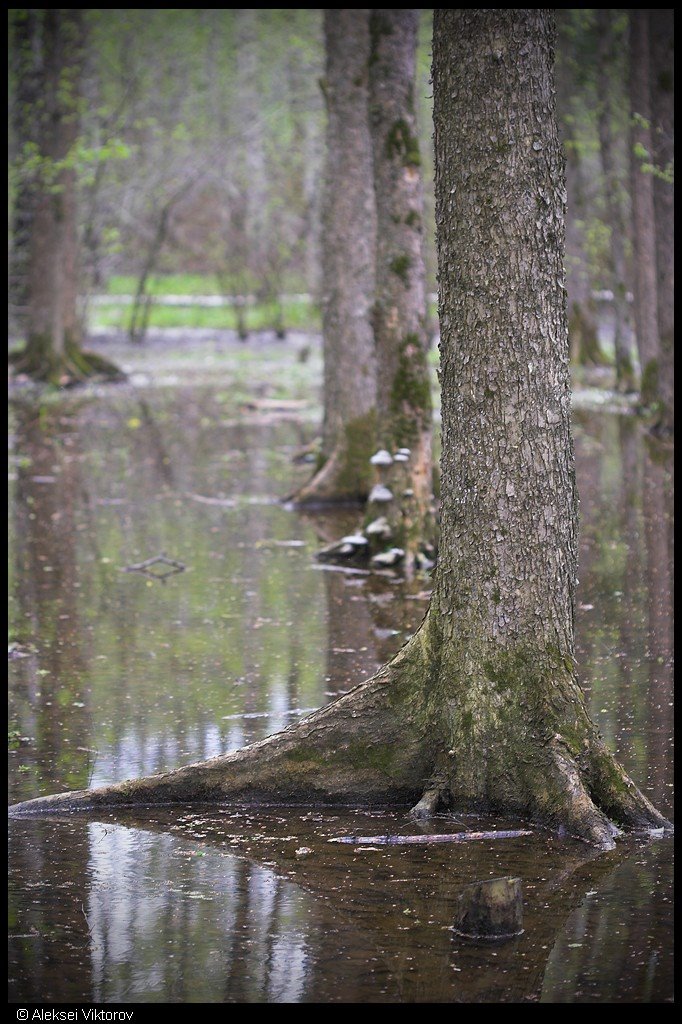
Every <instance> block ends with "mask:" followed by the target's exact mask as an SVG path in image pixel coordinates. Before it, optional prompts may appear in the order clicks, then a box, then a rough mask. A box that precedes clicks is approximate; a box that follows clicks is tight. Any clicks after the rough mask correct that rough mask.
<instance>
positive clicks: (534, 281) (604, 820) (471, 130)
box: [13, 9, 667, 848]
mask: <svg viewBox="0 0 682 1024" xmlns="http://www.w3.org/2000/svg"><path fill="white" fill-rule="evenodd" d="M553 46H554V32H553V26H552V22H551V19H550V15H549V12H548V11H545V10H523V11H518V10H486V11H477V10H471V9H469V10H438V11H436V15H435V22H434V50H433V73H434V98H435V108H434V119H435V142H436V166H437V176H436V195H437V210H436V218H437V225H438V259H439V268H440V288H441V291H440V310H441V343H440V344H441V358H442V385H443V459H442V499H443V514H442V542H441V549H440V558H439V561H438V566H437V570H436V581H435V589H434V595H433V598H432V602H431V605H430V608H429V611H428V613H427V616H426V618H425V620H424V622H423V623H422V626H421V627H420V629H419V630H418V632H417V633H416V634H415V636H414V637H413V638H412V639H411V640H410V641H409V642H408V643H407V644H406V646H405V647H403V649H402V650H401V651H400V653H399V654H398V655H397V656H396V657H395V658H394V659H393V661H391V662H390V663H389V664H388V665H386V666H385V667H384V668H382V669H381V670H380V671H379V672H378V673H377V674H376V675H375V676H374V677H373V678H372V679H370V680H368V681H367V682H365V683H362V684H360V685H359V686H357V687H355V688H354V689H353V690H351V691H350V692H349V693H348V694H346V695H345V696H344V697H342V698H340V699H339V700H337V701H335V702H334V703H332V704H330V705H328V706H327V707H325V708H322V709H321V710H319V711H316V712H314V713H313V714H312V715H310V716H309V717H308V718H307V719H304V720H303V721H301V722H299V723H298V724H296V725H294V726H292V727H290V728H289V729H286V730H285V731H284V732H282V733H279V734H277V735H275V736H271V737H269V738H267V739H265V740H262V741H260V742H259V743H256V744H253V745H252V746H250V747H247V748H245V749H244V750H241V751H238V752H236V753H232V754H227V755H225V756H222V757H218V758H214V759H213V760H211V761H206V762H203V763H201V764H196V765H190V766H188V767H185V768H180V769H178V770H177V771H175V772H170V773H167V774H165V775H160V776H155V777H151V778H146V779H138V780H134V781H131V782H125V783H121V784H118V785H114V786H108V787H105V788H103V789H99V790H94V791H91V792H87V791H86V792H78V793H71V794H62V795H61V796H56V797H46V798H42V799H39V800H37V801H29V802H28V803H26V804H22V805H18V806H17V807H16V808H14V811H13V813H15V814H23V813H31V812H33V811H36V812H39V811H49V810H62V809H68V808H75V809H77V808H88V807H97V806H103V805H110V804H130V803H138V804H144V803H177V802H186V801H228V800H242V801H252V802H261V803H274V802H288V803H294V802H295V803H302V802H318V803H322V802H323V803H334V802H336V803H339V802H344V803H347V802H349V801H353V802H361V803H363V804H365V805H366V804H377V803H389V802H405V801H414V800H415V799H416V798H418V797H421V798H420V799H419V802H418V804H417V805H416V807H415V808H414V811H415V813H416V814H419V815H421V814H428V813H430V812H431V811H433V810H435V809H437V808H438V807H439V806H441V805H444V806H449V807H453V808H455V809H459V810H479V811H480V810H485V811H503V812H505V813H509V812H512V813H516V814H519V815H522V816H524V817H533V818H537V819H540V820H542V821H544V822H547V823H549V824H550V825H551V826H553V827H555V828H560V829H564V830H566V831H567V832H569V833H570V834H572V835H575V836H578V837H580V838H582V839H584V840H586V841H588V842H591V843H594V844H596V845H598V846H600V847H602V848H608V847H611V846H613V842H614V840H613V837H614V835H615V834H617V833H618V828H617V826H616V825H615V824H614V823H613V822H614V821H616V822H618V823H619V824H623V825H626V826H637V827H651V826H656V827H666V825H667V822H666V821H665V819H663V818H662V816H661V815H660V814H659V813H658V812H657V811H656V810H655V809H654V808H653V807H652V805H651V804H650V803H649V801H648V800H646V798H645V797H644V796H643V795H642V794H641V793H640V792H639V791H638V790H637V788H636V787H635V786H634V784H633V783H632V782H631V781H630V779H628V778H627V776H626V775H625V773H624V771H623V769H622V768H621V767H620V765H619V764H618V763H617V762H616V761H615V760H614V758H613V756H612V755H611V754H610V753H609V751H608V750H607V749H606V747H605V746H604V744H603V742H602V740H601V738H600V736H599V733H598V732H597V729H596V727H595V726H594V725H593V723H592V722H591V721H590V719H589V716H588V714H587V710H586V706H585V702H584V698H583V694H582V692H581V690H580V687H579V686H578V683H577V680H576V673H575V665H574V643H573V595H574V588H575V576H576V552H577V544H576V532H577V498H576V492H575V482H574V466H573V446H572V441H571V435H570V422H569V419H570V389H569V375H568V339H567V330H566V310H565V299H564V287H563V283H564V270H563V233H564V227H563V225H564V209H563V207H564V201H565V195H564V188H563V167H562V160H561V155H560V147H559V140H558V134H557V127H556V122H555V117H554V97H553V89H552V76H551V56H552V53H553ZM611 819H613V820H611Z"/></svg>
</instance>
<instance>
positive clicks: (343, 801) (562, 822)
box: [10, 623, 672, 849]
mask: <svg viewBox="0 0 682 1024" xmlns="http://www.w3.org/2000/svg"><path fill="white" fill-rule="evenodd" d="M425 627H426V623H425V624H424V625H423V626H422V629H421V630H420V631H419V632H418V633H417V634H416V635H415V636H414V637H413V638H412V640H411V641H410V642H409V643H408V644H407V645H406V646H405V647H404V648H403V649H402V650H401V651H400V652H399V654H398V655H397V656H396V657H395V658H394V659H393V661H392V662H390V663H389V664H388V665H387V666H385V667H384V668H383V669H382V670H381V671H380V672H379V673H377V675H375V676H373V677H372V678H371V679H369V680H367V681H366V682H364V683H361V684H360V685H359V686H356V687H355V688H354V689H353V690H351V691H349V693H347V694H346V695H345V696H343V697H341V698H340V699H339V700H337V701H334V702H333V703H332V704H329V705H327V706H326V707H324V708H321V709H320V710H319V711H316V712H314V713H313V714H311V715H309V716H308V717H307V718H305V719H303V720H302V721H300V722H298V723H296V724H295V725H292V726H290V727H289V728H288V729H285V730H284V731H283V732H280V733H277V734H275V735H273V736H269V737H267V738H266V739H264V740H260V741H259V742H257V743H254V744H252V745H251V746H249V747H245V748H244V749H242V750H238V751H235V752H233V753H230V754H225V755H222V756H220V757H216V758H212V759H211V760H209V761H203V762H200V763H198V764H193V765H188V766H186V767H184V768H179V769H177V770H175V771H172V772H166V773H164V774H161V775H156V776H150V777H148V778H143V779H134V780H131V781H129V782H122V783H118V784H116V785H111V786H104V787H102V788H100V789H95V790H81V791H76V792H71V793H62V794H58V795H56V796H47V797H40V798H38V799H36V800H29V801H26V802H24V803H21V804H16V805H15V806H14V807H12V808H10V814H11V815H12V816H23V815H30V814H41V813H49V812H52V811H54V812H61V811H65V810H73V811H77V810H89V809H92V808H98V807H104V806H133V805H136V806H145V805H158V804H198V803H212V804H225V803H241V804H251V805H254V804H261V805H272V804H279V805H301V804H311V805H334V804H336V805H358V806H364V807H367V806H389V805H392V806H396V805H398V806H412V813H413V814H414V815H415V816H417V817H426V816H428V815H430V814H433V813H434V812H435V811H436V810H438V808H439V807H441V806H445V807H450V808H452V809H453V810H455V811H457V810H478V811H488V812H491V811H492V812H503V813H506V814H509V813H513V814H518V815H519V816H521V817H523V818H526V819H534V820H538V821H540V822H544V823H545V824H546V825H548V826H549V827H552V828H554V829H557V830H559V831H563V832H565V833H567V834H569V835H571V836H575V837H576V838H578V839H582V840H584V841H585V842H587V843H590V844H592V845H594V846H597V847H599V848H601V849H611V848H612V847H613V846H614V837H615V836H617V835H618V834H619V827H618V826H622V827H625V828H637V829H642V828H644V829H647V828H664V829H670V828H672V826H671V825H670V823H669V822H668V821H666V819H665V818H663V816H662V815H661V814H659V813H658V811H656V809H655V808H654V807H653V806H652V805H651V804H650V803H649V801H648V800H647V799H646V797H644V796H643V795H642V794H641V793H640V792H639V790H638V789H637V787H636V786H635V785H634V783H633V782H632V781H631V780H630V779H629V778H628V777H627V775H626V774H625V772H624V770H623V769H622V768H621V766H620V765H619V764H618V763H617V761H616V760H615V759H614V758H613V756H612V755H611V754H610V753H609V752H608V751H607V749H606V747H605V746H604V744H603V743H602V741H601V739H600V738H599V736H598V734H597V732H596V729H595V727H594V726H593V725H592V723H591V722H590V720H589V718H588V717H587V715H586V714H585V715H584V717H583V721H584V726H585V728H584V740H583V742H582V752H581V753H579V754H578V755H577V756H576V755H575V754H574V753H572V752H571V751H570V750H569V748H568V745H567V743H566V741H565V739H564V737H563V736H561V735H559V734H555V735H554V736H549V737H547V736H546V735H545V737H543V736H540V735H535V736H533V734H532V731H529V730H528V729H526V728H525V726H526V723H525V722H524V723H523V724H522V725H521V726H519V727H518V728H517V727H515V728H514V730H512V731H510V732H509V733H508V734H505V733H504V732H503V730H502V729H501V728H500V726H499V722H500V718H499V715H492V714H491V713H490V708H488V709H487V710H486V709H485V708H484V710H483V712H482V714H481V715H480V716H479V719H478V722H477V723H475V729H476V732H475V739H474V747H473V750H474V751H475V753H473V754H472V753H471V752H470V751H469V750H468V749H467V746H468V745H467V740H466V738H462V737H461V736H460V738H459V739H458V738H457V735H456V732H455V733H453V730H452V716H453V714H454V715H455V717H456V716H457V709H453V704H454V703H455V702H454V701H452V700H447V701H445V702H441V701H440V700H435V699H430V698H433V697H434V692H435V691H438V690H440V688H441V685H442V683H443V679H442V677H441V678H439V677H438V675H437V674H434V672H433V667H434V666H433V660H432V658H431V657H430V656H429V642H428V631H427V629H426V628H425ZM560 691H561V687H560V688H559V692H560ZM498 696H499V695H498ZM479 697H480V695H479ZM494 699H495V700H496V701H497V706H498V710H499V700H497V697H495V698H494ZM483 704H485V702H483ZM439 706H440V707H441V709H442V710H441V712H438V710H437V709H438V707H439ZM571 713H572V714H573V715H575V712H574V711H573V712H571ZM552 717H554V715H552ZM528 720H530V721H531V722H532V713H531V714H529V715H528ZM493 722H494V723H496V725H495V726H494V727H493V731H492V732H490V731H489V730H490V728H491V723H493ZM570 727H571V728H572V729H573V730H574V731H575V721H572V722H570ZM519 736H522V737H523V742H522V743H519ZM451 744H454V747H453V746H451ZM500 755H501V756H500ZM472 757H475V758H476V762H477V763H476V764H475V765H473V764H472V763H471V760H472Z"/></svg>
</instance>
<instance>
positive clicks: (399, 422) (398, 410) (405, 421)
mask: <svg viewBox="0 0 682 1024" xmlns="http://www.w3.org/2000/svg"><path fill="white" fill-rule="evenodd" d="M389 409H390V416H391V424H390V433H391V434H392V436H393V440H394V442H395V443H396V444H397V445H399V446H400V445H405V446H406V447H408V448H409V447H410V445H411V443H412V442H414V440H415V439H416V437H417V435H418V433H419V432H420V431H421V430H422V429H423V427H424V425H425V424H426V423H427V422H429V421H430V417H431V380H430V377H429V367H428V362H427V358H426V353H425V351H424V348H423V346H422V345H421V343H420V339H419V337H418V336H417V335H416V334H408V335H407V336H406V337H405V339H404V340H403V343H402V345H401V347H400V353H399V356H398V366H397V369H396V372H395V375H394V377H393V384H392V386H391V393H390V400H389Z"/></svg>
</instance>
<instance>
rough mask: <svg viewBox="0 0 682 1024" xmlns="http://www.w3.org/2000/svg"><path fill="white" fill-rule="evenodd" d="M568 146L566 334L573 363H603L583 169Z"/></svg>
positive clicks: (575, 153) (578, 156)
mask: <svg viewBox="0 0 682 1024" xmlns="http://www.w3.org/2000/svg"><path fill="white" fill-rule="evenodd" d="M567 148H568V156H567V168H566V185H567V193H568V207H569V210H570V211H571V216H570V218H569V220H568V224H567V229H566V251H567V281H566V288H567V292H568V336H569V341H570V355H571V362H572V363H574V364H575V365H576V366H603V365H604V364H605V363H606V361H607V360H606V357H605V355H604V353H603V352H602V350H601V346H600V344H599V336H598V333H597V318H596V311H595V304H594V299H593V298H592V281H591V277H590V271H589V266H588V260H587V255H586V252H585V233H584V227H583V222H582V218H583V217H584V216H585V209H586V202H585V199H584V195H583V193H584V172H583V170H582V167H581V161H580V154H579V152H578V150H577V149H576V147H575V145H570V146H568V147H567Z"/></svg>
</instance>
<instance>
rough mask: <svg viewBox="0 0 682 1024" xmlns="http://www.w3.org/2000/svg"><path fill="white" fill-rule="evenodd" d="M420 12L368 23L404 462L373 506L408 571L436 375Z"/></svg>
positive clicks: (382, 292)
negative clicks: (417, 97)
mask: <svg viewBox="0 0 682 1024" xmlns="http://www.w3.org/2000/svg"><path fill="white" fill-rule="evenodd" d="M418 27H419V12H418V11H415V10H381V11H379V10H374V11H372V13H371V17H370V33H371V42H372V46H371V55H370V129H371V135H372V150H373V157H374V190H375V195H376V207H377V247H376V285H375V301H374V308H373V326H374V340H375V344H376V353H377V414H378V425H377V440H378V443H379V446H380V447H381V448H383V449H386V450H388V451H389V453H393V454H394V455H395V453H396V452H397V451H398V450H399V449H401V448H402V449H409V453H410V454H409V456H408V460H407V461H402V460H398V461H395V462H394V463H393V465H392V467H391V474H390V488H391V490H392V492H393V500H392V501H391V502H389V503H388V510H387V511H385V510H386V508H387V506H386V504H382V505H381V507H380V508H379V507H377V506H375V505H374V504H373V503H371V502H370V507H369V509H368V520H371V519H374V518H376V517H377V516H379V515H386V518H387V520H388V523H389V526H390V528H391V531H392V536H391V538H390V543H391V544H392V545H395V546H397V547H399V548H401V549H402V550H404V551H405V564H407V565H410V564H411V563H413V562H414V561H415V559H416V558H418V557H419V552H420V550H422V549H423V548H424V547H426V548H427V554H430V555H431V556H433V554H434V551H433V545H434V541H435V521H434V512H433V469H432V436H431V433H432V420H433V411H432V406H431V377H430V372H429V365H428V359H427V357H428V349H429V336H428V331H427V309H426V283H425V281H426V274H425V268H424V255H423V246H424V228H423V217H424V194H423V192H424V190H423V183H422V174H421V165H420V156H419V141H418V138H417V124H416V117H415V108H414V87H415V65H416V51H417V31H418Z"/></svg>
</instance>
